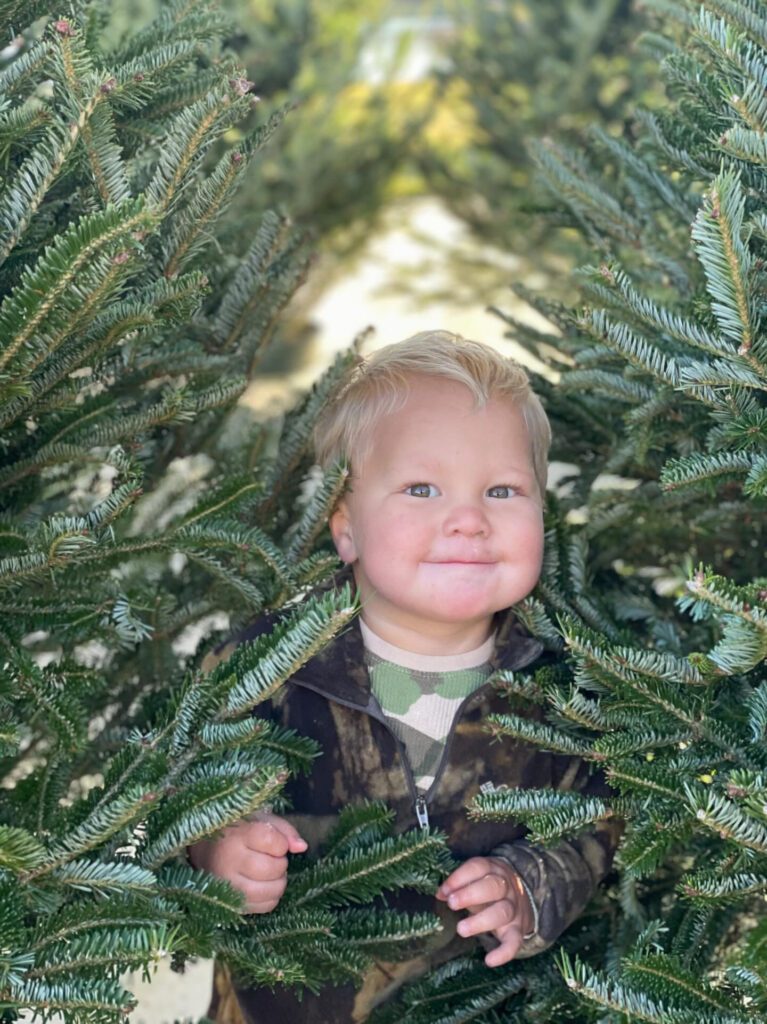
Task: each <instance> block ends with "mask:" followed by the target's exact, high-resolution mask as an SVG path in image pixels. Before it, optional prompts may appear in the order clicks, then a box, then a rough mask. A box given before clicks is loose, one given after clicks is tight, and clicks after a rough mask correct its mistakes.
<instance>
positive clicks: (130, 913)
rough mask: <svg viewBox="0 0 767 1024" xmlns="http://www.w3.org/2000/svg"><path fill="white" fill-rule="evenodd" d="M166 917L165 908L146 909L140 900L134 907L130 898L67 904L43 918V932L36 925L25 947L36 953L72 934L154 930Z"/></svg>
mask: <svg viewBox="0 0 767 1024" xmlns="http://www.w3.org/2000/svg"><path fill="white" fill-rule="evenodd" d="M168 919H169V912H168V910H167V909H160V908H158V907H157V906H156V905H155V906H153V907H152V908H151V911H150V910H148V908H147V905H146V904H145V903H143V902H142V903H141V906H140V908H139V909H137V908H136V905H135V902H134V901H132V900H131V901H130V903H128V902H126V901H125V900H120V899H119V897H115V898H112V899H109V900H98V901H97V902H93V901H88V902H86V903H75V904H73V903H70V904H67V905H65V906H64V908H63V909H62V910H61V911H60V912H59V913H58V914H57V915H55V916H54V917H52V918H46V920H45V931H44V930H43V929H42V928H41V927H40V925H39V924H38V928H37V931H36V933H35V935H34V936H33V938H32V939H31V940H30V943H29V947H28V948H29V950H30V952H31V953H38V952H40V951H41V950H45V949H46V948H47V947H48V946H52V945H55V944H57V943H64V944H66V943H67V942H68V941H69V939H71V938H72V937H73V936H77V935H82V934H84V933H93V932H103V931H107V930H109V929H116V930H119V931H126V930H128V931H134V930H139V929H150V930H151V929H153V928H154V929H156V928H157V927H158V926H159V925H160V924H162V923H163V922H164V921H167V920H168ZM48 929H52V930H48Z"/></svg>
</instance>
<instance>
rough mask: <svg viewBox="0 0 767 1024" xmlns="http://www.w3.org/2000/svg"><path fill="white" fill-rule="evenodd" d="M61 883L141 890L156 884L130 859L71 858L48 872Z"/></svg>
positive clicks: (97, 889)
mask: <svg viewBox="0 0 767 1024" xmlns="http://www.w3.org/2000/svg"><path fill="white" fill-rule="evenodd" d="M51 877H52V878H54V879H55V880H56V881H57V882H60V883H62V884H63V885H71V886H74V887H75V888H77V889H81V890H84V891H93V892H100V891H101V892H109V893H111V892H120V891H123V890H127V891H131V890H135V891H139V892H144V891H146V890H151V889H154V888H155V887H156V885H157V880H156V879H155V876H154V875H153V874H152V873H151V872H150V871H145V870H144V868H141V867H139V865H138V864H135V863H134V862H133V861H99V860H71V861H69V862H68V863H67V864H63V865H62V866H61V867H59V868H56V870H55V871H53V872H51Z"/></svg>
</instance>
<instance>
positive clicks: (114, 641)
mask: <svg viewBox="0 0 767 1024" xmlns="http://www.w3.org/2000/svg"><path fill="white" fill-rule="evenodd" d="M2 14H3V21H4V23H6V24H8V25H9V26H11V28H12V32H11V40H12V42H11V43H10V45H9V46H8V47H7V48H6V49H5V50H4V51H3V53H2V58H1V59H2V62H3V65H2V68H1V70H0V93H1V94H2V97H3V104H2V113H1V114H0V117H2V129H1V131H0V137H2V140H3V157H4V171H5V173H4V179H3V183H2V190H1V191H0V253H1V254H2V255H1V256H0V338H2V341H1V342H0V416H1V417H2V422H3V435H2V463H1V464H0V490H1V491H2V498H1V499H0V500H2V520H1V522H2V526H0V546H1V547H2V551H1V552H0V587H1V588H2V599H0V643H1V644H2V651H3V655H2V660H3V671H2V677H1V678H2V682H1V683H0V722H1V723H2V724H1V725H0V744H1V748H2V749H1V750H0V755H1V756H2V777H3V788H2V794H3V796H2V799H0V892H1V894H2V895H1V897H0V934H1V935H2V937H3V938H2V944H0V945H1V948H0V1008H1V1009H2V1012H3V1019H4V1020H7V1021H11V1020H17V1019H20V1014H21V1013H22V1011H24V1010H29V1011H31V1012H33V1013H38V1014H43V1015H45V1014H48V1013H53V1012H57V1013H59V1014H61V1015H62V1016H63V1017H64V1019H65V1020H67V1021H72V1022H79V1021H86V1020H87V1021H92V1022H107V1021H113V1020H117V1019H122V1017H123V1015H124V1014H125V1012H126V1011H128V1010H129V1009H130V1007H131V1006H132V1003H133V1000H132V997H131V994H130V993H129V992H127V991H125V990H124V988H123V987H122V986H121V984H120V982H119V978H120V976H121V974H122V973H124V972H125V971H126V970H128V969H133V970H135V969H140V968H144V969H149V967H150V966H151V965H152V964H153V963H154V962H156V961H157V959H158V958H159V957H160V956H163V955H166V954H171V955H172V956H173V958H174V961H175V963H176V964H177V966H179V967H181V966H183V963H184V961H185V960H186V959H187V958H188V957H189V956H192V955H194V956H214V955H216V956H219V957H221V958H223V959H225V960H228V962H230V963H233V964H235V965H236V966H237V968H238V970H239V971H240V972H241V973H242V974H243V975H245V976H246V977H248V978H250V979H251V980H252V981H261V982H264V983H272V984H273V983H275V981H276V980H278V979H281V980H283V981H286V982H296V983H298V982H301V983H304V984H309V985H317V984H318V983H319V980H320V979H323V980H324V979H327V978H328V977H332V978H335V977H338V976H343V977H348V976H350V975H351V976H356V973H357V972H358V971H359V970H360V969H361V965H362V964H364V963H365V960H366V957H369V956H371V955H373V954H374V953H375V952H376V949H377V948H378V946H377V945H376V941H377V942H378V944H379V946H380V945H381V944H383V947H384V948H386V949H387V950H391V948H392V947H393V946H394V947H397V946H398V945H402V944H403V943H405V944H406V943H407V942H408V941H409V940H410V939H412V938H413V936H417V935H419V934H422V933H423V932H424V931H428V930H429V929H433V928H434V927H435V924H434V922H433V921H432V919H431V918H423V919H421V918H418V919H410V918H408V919H405V918H402V917H398V916H397V915H390V916H389V917H388V918H387V919H386V920H375V921H371V920H370V918H369V915H367V916H366V912H365V910H364V908H363V909H362V910H359V911H355V910H349V909H347V905H348V903H349V901H350V895H349V890H350V889H351V890H352V892H351V895H352V896H354V897H356V898H357V899H358V900H359V899H367V898H371V897H372V896H373V895H376V894H377V893H378V892H380V891H382V890H384V889H387V888H392V887H397V886H398V885H401V884H410V885H414V886H416V887H430V888H431V889H433V888H434V886H435V885H436V884H437V882H436V880H437V878H438V877H439V875H440V871H441V870H442V867H443V865H444V864H445V861H446V856H447V855H446V852H445V850H444V847H443V845H442V843H441V840H440V839H439V837H438V836H432V835H423V834H421V835H419V836H418V837H417V841H416V840H414V838H413V837H397V838H392V837H391V836H390V826H389V821H388V818H387V816H386V815H385V814H384V813H383V812H382V811H381V809H380V808H378V807H370V808H363V809H362V810H359V809H357V810H356V811H355V814H354V815H352V816H351V817H349V818H344V819H343V820H341V821H340V822H339V824H338V828H337V830H336V833H335V835H334V845H333V848H332V850H328V851H326V856H325V858H324V860H323V863H322V864H320V865H318V866H314V865H306V866H305V868H304V873H303V875H302V876H301V877H302V878H303V881H302V880H301V877H299V878H298V879H297V881H296V885H295V887H294V896H293V901H292V903H291V904H290V905H287V904H286V907H285V910H284V913H282V914H281V915H280V916H279V917H278V916H277V915H272V916H271V917H270V918H263V919H262V920H261V921H260V922H258V925H260V927H258V926H257V925H255V924H254V923H253V921H252V919H251V920H247V919H245V918H243V916H242V915H241V914H240V909H241V906H242V901H241V897H240V895H239V894H238V893H237V892H236V891H235V890H234V889H232V888H231V887H230V886H229V885H228V884H227V883H224V882H221V881H220V880H217V879H214V878H212V877H211V876H208V875H206V874H204V873H203V872H199V871H194V870H193V869H192V868H191V867H190V865H189V864H188V863H187V861H186V855H185V850H186V847H187V846H188V845H189V844H191V843H193V842H195V841H196V840H197V839H199V838H201V837H203V836H207V835H212V834H215V833H217V832H218V831H219V830H220V829H221V828H222V827H224V826H225V825H227V824H229V823H231V822H233V821H236V820H238V819H240V818H241V817H243V816H244V815H246V814H248V813H250V812H252V811H254V810H255V809H256V808H258V807H260V806H261V805H262V804H264V803H268V804H270V805H272V806H276V807H277V808H279V807H280V791H281V789H282V786H283V785H284V783H285V781H286V779H287V778H288V777H289V775H290V773H292V772H299V771H307V770H309V769H310V767H311V763H312V760H313V758H314V757H315V756H316V754H317V753H318V751H317V749H316V747H315V745H314V744H312V743H309V742H307V741H306V740H304V739H302V738H301V737H299V736H296V735H293V734H290V733H286V732H285V731H282V730H279V729H275V728H273V727H272V728H270V727H267V726H265V725H264V724H263V723H258V722H257V720H256V719H254V718H253V717H252V716H251V709H252V707H253V706H254V705H255V704H257V703H258V702H259V701H260V700H262V699H265V698H266V697H268V696H269V694H271V693H273V692H274V690H275V689H276V688H277V687H279V686H280V685H281V683H282V682H283V681H284V680H285V679H286V678H287V677H288V676H290V675H291V674H292V673H293V672H294V671H295V669H296V668H297V667H298V666H299V665H301V664H303V662H305V661H306V660H307V659H308V658H310V657H311V656H312V654H313V653H315V652H316V651H317V650H319V649H320V648H321V647H322V646H323V645H324V644H325V643H326V642H327V641H328V640H329V639H330V638H332V637H333V636H334V635H335V634H337V633H338V631H339V630H340V629H342V628H343V627H344V626H345V625H346V624H347V623H348V622H349V620H350V618H351V617H352V616H353V615H354V614H355V611H356V609H355V605H354V598H353V594H351V593H350V592H349V590H348V588H347V590H346V591H342V592H341V593H338V594H336V593H329V594H327V595H325V596H318V597H315V598H313V599H309V600H307V601H305V602H303V603H302V604H301V605H300V607H298V608H297V609H294V611H293V613H292V614H291V615H290V616H288V617H287V618H285V619H284V620H283V621H281V623H280V626H279V628H277V629H276V630H275V631H274V632H273V633H271V634H268V635H266V636H265V637H262V638H261V640H260V641H259V642H257V643H254V644H251V645H245V646H243V647H242V648H241V649H240V650H239V651H238V653H237V655H236V656H235V657H234V658H233V659H232V660H231V661H230V662H228V663H226V664H225V665H221V666H219V667H218V668H217V669H216V670H215V671H213V672H211V673H209V674H207V675H206V674H204V673H203V672H201V670H200V668H199V665H200V661H201V659H202V655H203V654H204V649H205V643H206V641H205V637H206V636H208V635H209V634H211V632H212V633H213V634H214V638H215V634H216V632H217V631H218V633H219V634H221V633H222V632H223V633H228V632H229V630H230V629H231V628H234V627H235V626H236V624H237V622H239V621H243V620H245V619H246V618H248V617H249V616H252V615H253V614H255V613H257V612H263V611H269V610H272V609H277V608H280V607H282V606H283V605H285V604H286V603H288V602H290V601H293V600H294V599H295V597H296V596H297V595H303V594H304V593H305V592H306V591H307V589H308V588H310V587H312V586H313V585H314V584H316V583H317V582H318V581H320V580H323V579H324V578H325V577H326V576H328V575H329V574H330V573H331V572H332V571H333V570H334V569H335V566H336V564H337V563H336V559H335V555H334V553H333V552H332V551H329V550H328V547H327V545H325V546H323V544H322V541H323V536H322V528H323V526H324V523H325V519H326V515H327V510H328V508H329V507H331V506H332V504H333V502H334V500H335V498H336V496H337V495H338V494H339V493H340V490H341V489H342V488H343V486H344V481H345V478H346V471H345V468H344V467H343V466H342V465H338V466H336V467H335V468H333V469H331V470H330V471H329V472H328V473H327V474H326V475H325V477H324V478H323V479H321V480H317V479H315V478H314V477H308V473H309V469H310V466H311V456H310V455H309V454H308V439H309V436H310V433H311V429H312V426H313V423H314V419H315V417H316V414H317V411H318V409H319V408H320V407H321V406H322V404H323V402H324V401H325V400H326V398H327V396H328V395H329V394H330V393H332V391H333V388H334V387H335V386H336V383H337V381H338V380H339V378H340V376H341V374H342V372H343V370H344V369H345V368H346V366H347V365H348V363H349V360H350V359H353V358H354V355H353V351H350V352H349V353H347V354H345V355H343V356H342V357H340V358H339V359H338V360H337V362H336V364H335V365H334V366H333V367H331V369H330V370H329V371H328V373H327V374H326V375H325V377H324V378H323V380H322V381H321V382H319V384H318V385H317V387H316V388H315V389H314V390H313V391H312V392H311V393H310V394H309V395H308V396H307V397H306V398H305V400H304V401H303V402H302V403H301V405H300V406H299V407H298V408H297V409H295V410H294V411H293V412H292V413H291V414H290V415H288V416H287V417H286V418H285V420H284V422H283V423H282V424H281V425H273V424H272V425H270V424H266V425H260V424H252V425H250V426H249V427H248V428H247V429H245V430H244V431H243V430H240V431H239V432H238V433H237V436H236V438H235V439H234V440H233V439H232V437H231V434H232V431H233V427H232V423H231V420H230V418H229V415H228V414H229V411H230V410H231V408H232V406H233V403H234V402H235V401H236V399H237V398H238V396H239V395H240V394H241V393H242V392H243V390H244V388H245V387H246V385H247V383H248V381H249V380H250V379H251V378H252V377H253V376H254V374H256V373H257V372H258V365H259V359H260V357H261V353H262V352H263V351H264V347H265V346H266V345H267V343H268V342H269V340H270V338H271V337H272V336H273V333H274V326H275V323H276V319H277V317H278V315H279V313H280V310H281V309H282V308H283V306H284V305H285V303H286V302H287V300H288V299H289V298H290V296H291V295H292V293H293V292H294V291H295V289H296V287H297V286H298V285H299V284H300V282H301V281H302V280H303V278H304V276H305V274H306V270H307V264H308V253H307V250H306V243H305V240H304V238H303V237H302V235H301V233H300V232H298V231H297V230H295V229H294V228H293V227H292V225H291V224H290V222H289V221H287V220H286V219H285V218H284V217H282V216H278V215H276V214H273V213H267V214H266V215H264V216H263V218H262V219H261V221H260V223H259V224H257V225H253V230H252V232H251V235H250V237H249V238H248V243H247V246H246V248H245V249H244V250H243V251H238V250H237V249H231V250H227V249H224V247H223V246H222V245H221V243H220V241H219V240H218V239H217V231H218V229H219V224H220V218H221V217H222V215H223V213H224V212H225V211H226V209H227V207H231V208H232V209H233V207H232V206H231V204H233V203H237V202H239V194H240V193H239V192H238V189H239V188H241V187H242V185H243V183H245V182H247V181H248V173H249V168H250V167H251V166H252V162H253V161H254V159H257V157H258V154H259V151H260V150H261V149H262V147H263V145H264V143H265V142H266V140H267V139H268V138H269V137H270V136H271V134H272V133H273V132H274V131H276V130H277V129H278V127H279V122H280V116H279V115H274V116H271V117H269V118H267V119H264V118H263V117H262V116H261V115H260V113H259V107H258V103H257V100H256V98H255V97H254V95H253V92H252V83H251V82H250V81H248V80H247V78H246V77H245V75H244V73H243V72H242V70H241V68H240V66H239V64H238V62H237V60H236V59H235V58H234V56H233V54H232V52H231V50H230V48H229V47H228V45H227V39H228V38H230V36H231V35H232V32H233V27H232V25H231V23H230V21H229V19H228V17H226V16H224V15H223V14H222V13H221V11H220V10H218V9H217V8H216V6H215V5H214V4H211V3H208V2H203V0H200V2H195V0H193V2H191V3H190V2H186V0H184V2H183V3H181V2H179V3H170V4H166V5H163V7H162V9H161V11H160V13H159V14H158V16H157V18H156V19H155V20H154V22H153V23H152V24H151V25H149V26H147V27H146V28H144V29H141V30H140V31H136V32H132V33H129V34H127V35H126V36H125V37H124V38H122V39H121V40H120V41H119V42H118V43H111V42H108V40H109V39H110V32H109V28H110V23H109V17H110V15H109V8H108V6H107V5H106V4H102V3H76V4H72V5H69V7H68V9H67V12H66V17H58V14H59V11H58V10H55V11H54V10H53V9H51V8H50V7H49V5H48V4H47V3H45V2H20V0H9V2H6V3H4V4H3V5H2ZM210 642H211V641H209V642H208V643H209V644H210ZM361 818H362V819H364V821H361V820H360V819H361ZM360 833H362V834H363V836H364V837H365V838H364V840H361V839H360ZM371 847H374V848H375V860H376V870H375V871H374V872H372V871H370V872H367V873H366V877H367V881H366V885H365V887H364V891H362V890H361V889H360V890H358V889H355V887H354V886H350V885H349V882H348V878H349V876H350V875H351V874H353V873H354V872H355V869H356V868H358V866H359V863H360V859H361V858H363V859H364V858H368V860H371V858H372V857H373V854H372V853H371V849H370V848H371ZM395 855H396V861H397V864H398V867H397V869H396V870H394V869H392V867H391V865H390V857H394V856H395ZM302 886H303V888H301V887H302Z"/></svg>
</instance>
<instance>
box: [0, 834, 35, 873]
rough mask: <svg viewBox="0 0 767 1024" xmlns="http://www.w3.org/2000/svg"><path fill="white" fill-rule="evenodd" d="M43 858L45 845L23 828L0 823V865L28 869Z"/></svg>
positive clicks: (13, 868) (11, 868) (14, 868)
mask: <svg viewBox="0 0 767 1024" xmlns="http://www.w3.org/2000/svg"><path fill="white" fill-rule="evenodd" d="M44 859H45V847H43V846H42V844H41V843H39V842H38V841H37V839H35V837H34V836H33V835H32V834H31V832H27V830H26V829H24V828H13V827H12V826H10V825H0V867H2V868H5V869H7V870H9V871H29V870H30V869H33V868H36V867H37V866H38V865H39V864H41V863H42V861H43V860H44Z"/></svg>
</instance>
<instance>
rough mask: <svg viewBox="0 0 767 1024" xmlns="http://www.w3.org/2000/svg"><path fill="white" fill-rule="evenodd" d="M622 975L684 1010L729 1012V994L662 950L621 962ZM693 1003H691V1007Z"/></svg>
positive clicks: (630, 982)
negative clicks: (709, 983) (686, 968)
mask: <svg viewBox="0 0 767 1024" xmlns="http://www.w3.org/2000/svg"><path fill="white" fill-rule="evenodd" d="M622 967H623V977H624V978H626V980H627V981H628V982H629V984H632V983H635V984H637V985H640V986H642V987H644V988H645V989H646V990H649V993H650V995H651V996H657V997H658V998H665V999H668V1000H669V1001H671V1002H672V1003H673V1002H677V1003H680V1004H682V1005H683V1006H684V1008H685V1009H688V1008H694V1007H695V1006H697V1008H698V1012H699V1013H706V1014H707V1013H710V1008H711V1007H713V1008H714V1009H715V1010H720V1011H722V1012H723V1013H732V1010H733V1005H732V998H731V996H730V994H729V993H725V992H717V991H716V989H714V988H712V987H711V986H710V985H706V984H705V983H704V982H702V980H701V979H700V978H699V977H697V976H696V975H695V974H693V973H692V972H691V971H688V970H685V968H684V967H683V966H682V964H681V963H680V962H679V959H678V958H677V957H674V956H667V955H666V954H664V953H642V954H639V955H636V954H635V955H633V956H630V957H626V958H625V959H624V960H623V961H622ZM691 1004H692V1006H691ZM746 1019H747V1018H745V1017H743V1020H744V1022H745V1021H746Z"/></svg>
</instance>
